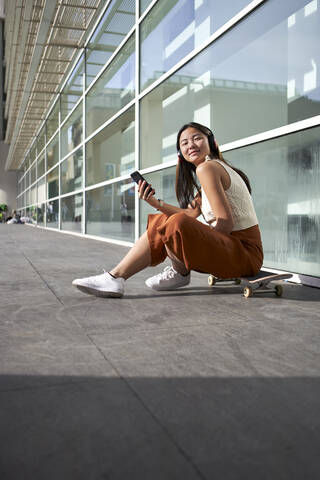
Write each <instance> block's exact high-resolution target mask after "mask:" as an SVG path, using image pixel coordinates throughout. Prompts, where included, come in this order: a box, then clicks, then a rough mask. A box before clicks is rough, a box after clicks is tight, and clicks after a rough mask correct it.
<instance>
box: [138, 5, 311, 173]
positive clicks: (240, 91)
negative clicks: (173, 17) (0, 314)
mask: <svg viewBox="0 0 320 480" xmlns="http://www.w3.org/2000/svg"><path fill="white" fill-rule="evenodd" d="M298 3H300V8H299V10H298V11H297V10H296V8H294V5H296V4H297V2H294V3H292V4H291V3H289V2H285V3H284V4H283V5H282V7H281V8H279V2H277V1H274V0H270V1H268V2H265V3H264V4H263V5H261V6H260V7H259V8H257V9H256V10H255V11H254V12H253V13H252V14H251V15H249V16H248V17H246V18H245V19H244V20H243V21H242V22H240V23H239V24H237V25H236V26H235V27H234V28H233V29H232V30H231V31H230V32H228V33H227V34H226V35H224V36H223V37H221V38H219V39H218V40H217V41H216V42H214V43H213V44H212V45H211V46H210V47H208V48H207V49H206V50H205V51H203V52H201V53H200V54H199V55H197V57H195V58H194V59H193V60H192V61H190V62H189V63H188V64H186V65H185V66H184V67H183V68H182V69H180V70H179V71H178V72H176V73H175V74H174V75H172V76H171V77H170V78H169V79H167V80H166V81H165V82H164V83H163V84H161V85H160V86H159V87H157V88H156V89H155V90H153V91H152V92H150V94H148V95H147V96H146V97H144V98H143V100H142V103H141V121H142V131H143V136H142V137H141V153H142V166H143V167H147V166H148V167H149V166H151V165H155V164H158V163H163V162H166V161H169V160H173V159H175V158H176V152H175V136H176V132H177V130H178V129H179V128H180V126H181V125H183V124H184V123H186V121H191V120H195V121H198V122H200V123H203V124H205V125H208V126H211V128H212V129H213V130H214V132H215V134H216V138H217V140H218V142H219V143H220V144H224V143H227V142H231V141H234V140H236V139H239V138H242V137H247V136H250V135H253V134H256V133H260V132H263V131H266V130H270V129H273V128H276V127H280V126H283V125H286V124H288V123H290V122H293V121H296V120H301V119H302V118H306V117H309V116H313V115H315V114H316V112H317V113H320V97H319V92H320V88H319V87H320V83H319V82H320V80H319V78H320V77H319V75H318V76H314V77H313V78H314V83H313V84H312V85H313V87H312V88H311V83H312V82H311V80H310V82H311V83H308V82H309V80H307V79H308V78H309V76H308V75H309V73H310V72H309V70H310V67H309V66H308V65H309V63H310V64H312V61H311V60H312V59H313V58H316V59H318V57H319V53H318V51H315V50H316V45H317V44H318V39H319V34H318V33H317V30H316V27H315V26H313V22H316V21H317V18H318V19H319V15H320V10H316V11H315V12H313V13H312V14H310V15H308V16H305V15H304V12H305V10H304V8H301V6H303V5H304V4H305V3H306V2H305V1H300V2H298ZM292 15H296V17H292ZM292 18H296V24H294V25H292V22H293V20H292ZM290 19H291V20H290ZM289 25H290V26H289ZM291 25H292V26H291ZM306 31H308V34H306V33H305V32H306ZM299 42H300V43H299ZM275 45H276V46H277V48H275ZM298 45H299V47H298ZM262 52H263V54H262ZM299 52H301V54H300V53H299ZM302 57H304V59H303V58H302ZM248 59H249V60H250V61H248ZM308 59H309V60H308ZM319 61H320V59H319V60H317V62H318V63H319ZM244 65H246V68H244ZM303 72H304V73H303ZM308 72H309V73H308ZM310 75H311V74H310ZM291 78H296V81H295V85H296V86H298V85H300V87H299V88H296V89H295V96H294V97H291V93H290V92H292V90H291V87H290V85H291V83H290V79H291ZM310 78H311V77H310ZM298 79H299V82H300V83H299V82H298ZM303 79H305V80H303ZM288 82H289V83H288ZM301 82H302V83H301ZM303 85H304V86H303ZM308 85H309V86H310V89H309V87H308ZM244 119H245V121H244Z"/></svg>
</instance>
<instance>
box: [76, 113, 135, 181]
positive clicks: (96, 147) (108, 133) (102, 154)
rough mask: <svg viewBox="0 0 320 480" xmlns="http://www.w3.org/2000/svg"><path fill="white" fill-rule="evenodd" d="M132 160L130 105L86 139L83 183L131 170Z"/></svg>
mask: <svg viewBox="0 0 320 480" xmlns="http://www.w3.org/2000/svg"><path fill="white" fill-rule="evenodd" d="M134 161H135V157H134V108H130V109H129V110H128V111H126V112H125V113H124V114H122V115H121V116H120V117H118V118H117V119H116V120H115V121H114V122H112V123H111V124H110V125H108V126H107V127H106V128H104V129H103V130H102V131H101V132H99V133H98V134H97V135H96V136H95V137H93V138H92V140H90V141H89V142H88V143H87V145H86V182H87V185H94V184H95V183H98V182H104V181H105V180H111V179H112V178H115V177H118V176H120V175H125V174H129V173H131V172H132V171H133V170H134Z"/></svg>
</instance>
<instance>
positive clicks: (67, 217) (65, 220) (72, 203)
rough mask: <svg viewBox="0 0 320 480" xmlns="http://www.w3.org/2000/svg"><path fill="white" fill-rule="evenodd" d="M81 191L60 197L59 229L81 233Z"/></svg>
mask: <svg viewBox="0 0 320 480" xmlns="http://www.w3.org/2000/svg"><path fill="white" fill-rule="evenodd" d="M81 219H82V193H81V194H79V195H74V196H72V197H65V198H62V199H61V229H62V230H68V231H71V232H79V233H81Z"/></svg>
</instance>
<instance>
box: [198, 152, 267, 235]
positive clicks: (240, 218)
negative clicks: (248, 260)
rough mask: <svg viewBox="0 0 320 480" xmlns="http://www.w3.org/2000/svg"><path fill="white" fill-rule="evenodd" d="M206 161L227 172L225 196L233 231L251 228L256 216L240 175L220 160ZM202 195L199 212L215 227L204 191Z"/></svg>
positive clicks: (212, 214) (214, 219)
mask: <svg viewBox="0 0 320 480" xmlns="http://www.w3.org/2000/svg"><path fill="white" fill-rule="evenodd" d="M206 161H212V162H218V163H220V165H222V166H223V168H224V169H225V170H226V171H227V173H228V174H229V177H230V181H231V183H230V187H229V188H228V190H225V192H226V196H227V198H228V200H229V202H230V206H231V210H232V217H233V222H234V226H233V229H232V230H233V231H236V230H244V229H245V228H249V227H253V225H257V224H258V219H257V215H256V212H255V209H254V206H253V202H252V198H251V195H250V193H249V190H248V188H247V186H246V184H245V182H244V180H243V179H242V177H240V175H239V174H238V173H237V172H235V171H234V170H233V169H232V168H231V167H229V165H227V164H226V163H224V162H221V161H220V160H216V159H214V160H211V159H209V157H207V159H206ZM201 193H202V205H201V211H202V214H203V216H204V218H205V220H206V222H207V223H209V224H211V225H212V226H214V225H215V221H216V217H215V215H214V212H213V211H212V208H211V206H210V203H209V200H208V197H207V196H206V193H205V191H204V189H203V188H202V190H201Z"/></svg>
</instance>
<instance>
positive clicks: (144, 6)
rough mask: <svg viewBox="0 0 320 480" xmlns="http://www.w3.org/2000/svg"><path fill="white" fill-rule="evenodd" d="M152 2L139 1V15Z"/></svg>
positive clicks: (148, 0) (149, 0)
mask: <svg viewBox="0 0 320 480" xmlns="http://www.w3.org/2000/svg"><path fill="white" fill-rule="evenodd" d="M152 1H153V0H140V15H141V14H142V13H143V12H144V11H145V10H146V8H147V7H148V6H149V5H150V3H151V2H152Z"/></svg>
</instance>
